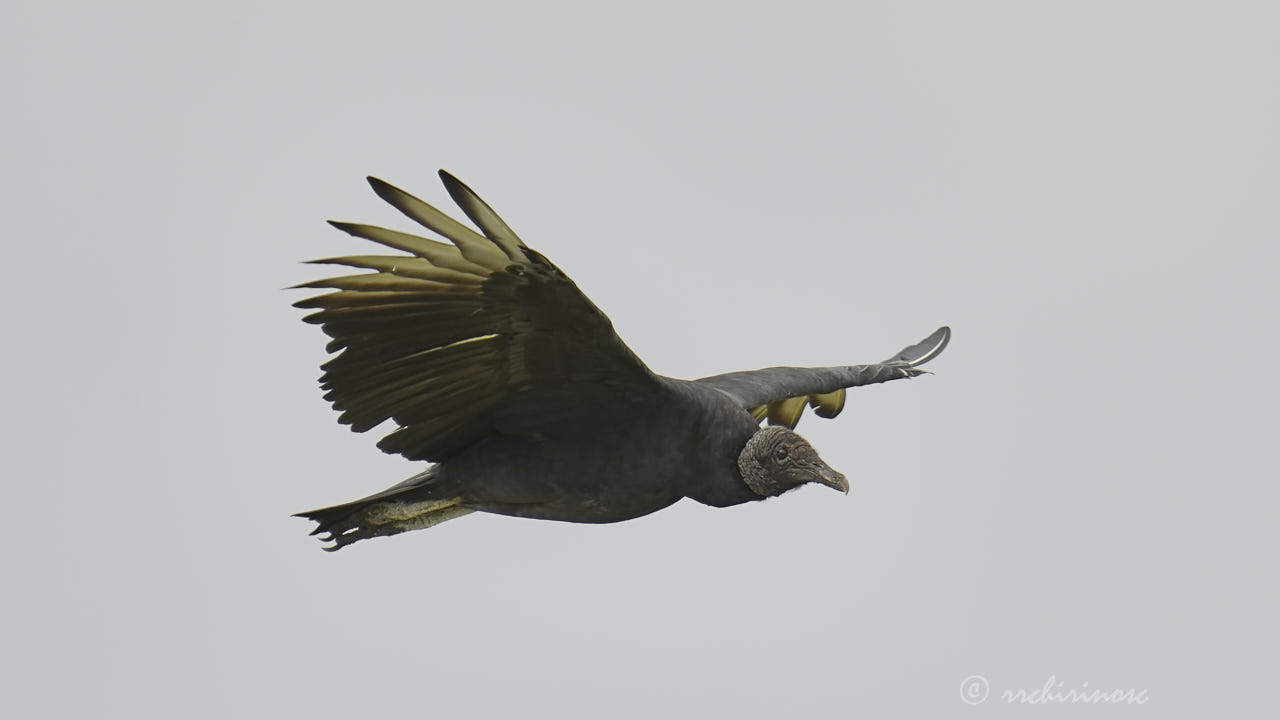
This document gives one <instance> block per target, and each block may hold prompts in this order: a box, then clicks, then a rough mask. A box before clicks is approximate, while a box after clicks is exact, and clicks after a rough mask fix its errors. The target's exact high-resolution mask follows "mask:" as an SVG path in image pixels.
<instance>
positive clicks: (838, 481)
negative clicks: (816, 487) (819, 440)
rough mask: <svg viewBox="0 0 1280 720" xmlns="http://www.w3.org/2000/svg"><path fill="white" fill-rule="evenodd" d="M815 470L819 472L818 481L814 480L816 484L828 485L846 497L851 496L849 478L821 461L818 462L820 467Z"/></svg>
mask: <svg viewBox="0 0 1280 720" xmlns="http://www.w3.org/2000/svg"><path fill="white" fill-rule="evenodd" d="M815 470H817V471H818V479H817V480H814V482H816V483H819V484H821V485H826V486H827V487H829V488H831V489H832V490H839V491H840V492H842V493H844V494H845V495H848V494H849V478H846V477H845V476H844V475H842V474H840V473H838V472H836V471H835V470H834V469H833V468H832V467H831V466H830V465H828V464H826V463H824V462H822V461H821V460H819V461H818V467H817V468H815Z"/></svg>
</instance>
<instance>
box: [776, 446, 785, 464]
mask: <svg viewBox="0 0 1280 720" xmlns="http://www.w3.org/2000/svg"><path fill="white" fill-rule="evenodd" d="M773 458H774V459H775V460H777V461H778V462H782V461H784V460H786V459H787V449H786V448H785V447H780V448H778V449H777V450H774V451H773Z"/></svg>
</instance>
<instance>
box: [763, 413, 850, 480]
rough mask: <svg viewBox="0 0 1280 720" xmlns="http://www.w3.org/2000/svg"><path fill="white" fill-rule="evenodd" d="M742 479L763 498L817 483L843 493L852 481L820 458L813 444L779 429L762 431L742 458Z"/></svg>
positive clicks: (773, 426)
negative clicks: (806, 484)
mask: <svg viewBox="0 0 1280 720" xmlns="http://www.w3.org/2000/svg"><path fill="white" fill-rule="evenodd" d="M738 469H739V470H741V472H742V479H743V481H744V482H746V483H747V486H748V487H750V488H751V489H752V490H754V491H755V493H756V494H757V495H759V496H761V497H773V496H774V495H781V494H782V493H784V492H787V491H788V490H794V489H796V488H798V487H800V486H801V485H803V484H805V483H811V482H816V483H819V484H821V485H826V486H827V487H829V488H832V489H835V490H839V491H841V492H843V493H848V492H849V480H848V479H847V478H845V476H844V475H841V474H840V473H838V472H836V471H835V470H834V469H832V467H831V466H830V465H828V464H826V463H825V462H823V461H822V458H820V457H818V451H817V450H814V449H813V446H812V445H810V444H809V441H807V440H805V439H804V438H802V437H800V436H799V435H797V434H796V433H794V432H792V431H791V430H788V429H786V428H784V427H781V426H778V425H770V426H768V427H764V428H761V429H760V430H758V431H757V432H756V434H755V435H752V436H751V439H750V440H748V441H747V445H746V447H744V448H743V449H742V453H741V454H740V455H738Z"/></svg>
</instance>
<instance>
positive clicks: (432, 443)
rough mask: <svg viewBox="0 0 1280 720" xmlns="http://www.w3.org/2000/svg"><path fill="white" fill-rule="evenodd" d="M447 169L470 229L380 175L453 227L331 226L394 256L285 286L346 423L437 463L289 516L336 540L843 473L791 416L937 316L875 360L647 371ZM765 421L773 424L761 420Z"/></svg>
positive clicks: (891, 371) (610, 513) (908, 353)
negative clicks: (317, 341)
mask: <svg viewBox="0 0 1280 720" xmlns="http://www.w3.org/2000/svg"><path fill="white" fill-rule="evenodd" d="M440 179H441V180H443V181H444V185H445V188H446V189H447V190H448V192H449V195H450V196H451V197H452V198H453V200H454V202H456V203H457V204H458V206H459V207H460V208H461V209H462V212H463V213H465V214H466V216H467V217H468V218H469V219H470V220H471V221H472V222H473V223H475V225H476V227H478V228H479V229H480V232H479V233H477V232H476V231H475V230H473V229H471V228H470V227H467V226H466V225H464V224H462V223H460V222H458V221H457V220H454V219H453V218H451V217H449V216H448V215H446V214H444V213H443V212H441V211H439V210H437V209H436V208H434V207H432V206H431V205H428V204H427V203H425V202H423V201H422V200H419V199H418V198H416V197H414V196H412V195H410V194H408V193H406V192H404V191H403V190H400V189H399V188H396V187H393V186H391V185H389V184H387V183H385V182H383V181H381V180H378V179H376V178H369V184H370V185H372V186H373V190H374V192H375V193H377V194H378V196H379V197H381V198H382V199H383V200H386V201H387V202H388V203H390V204H391V205H392V206H393V207H395V208H396V209H397V210H399V211H400V212H402V213H404V214H405V215H406V216H408V217H409V218H411V219H412V220H414V221H415V222H417V223H419V224H420V225H422V226H424V227H425V228H427V229H428V230H431V231H433V232H434V233H436V234H437V235H439V236H441V237H442V238H444V239H445V240H448V242H447V243H446V242H440V241H438V240H431V239H428V238H425V237H420V236H418V235H412V234H409V233H404V232H399V231H396V230H388V229H386V228H381V227H376V226H372V225H360V224H355V223H340V222H333V223H331V224H332V225H333V226H334V227H336V228H338V229H339V230H342V231H344V232H346V233H349V234H351V235H354V236H356V237H359V238H364V239H366V240H371V241H373V242H375V243H379V244H381V245H385V246H387V247H390V248H393V249H395V250H399V251H401V253H403V254H396V255H353V256H348V257H337V258H329V259H326V260H317V261H314V262H317V263H322V264H328V265H343V266H347V267H352V268H359V269H362V270H373V271H374V272H364V273H358V274H351V275H343V276H340V277H333V278H328V279H325V280H317V281H315V282H309V283H304V284H302V285H299V286H297V287H305V288H328V289H330V290H332V292H328V293H326V294H324V295H319V296H317V297H313V298H308V299H306V300H302V301H300V302H298V303H295V305H296V306H298V307H302V308H311V309H315V310H316V312H314V313H312V314H310V315H308V316H307V317H306V318H304V319H305V320H306V322H309V323H315V324H318V325H320V326H321V327H322V328H323V330H324V332H325V333H326V334H327V335H329V336H330V337H331V338H333V339H332V341H331V342H330V343H329V345H328V350H329V351H330V352H334V353H337V355H336V356H335V357H333V358H332V359H330V360H329V361H328V362H326V363H325V364H324V365H323V366H322V369H323V370H324V374H323V375H322V376H321V378H320V383H321V387H322V388H323V389H324V390H325V391H326V394H325V399H326V400H328V401H330V402H331V403H332V404H333V407H334V409H335V410H338V411H340V412H341V413H342V414H341V416H340V417H339V422H342V423H344V424H348V425H350V426H351V429H352V430H354V431H356V432H364V431H366V430H369V429H372V428H374V427H376V426H378V425H380V424H381V423H383V422H384V421H386V420H392V421H393V422H394V423H395V424H396V426H397V429H396V430H395V431H393V432H391V433H390V434H389V435H387V436H386V437H384V438H383V439H382V440H381V441H380V442H379V443H378V447H380V448H381V449H382V450H384V451H385V452H389V453H397V454H400V455H403V456H405V457H406V458H409V459H411V460H425V461H429V462H431V463H433V464H432V465H431V466H429V467H428V468H427V469H426V470H424V471H423V472H421V473H419V474H417V475H414V476H413V477H411V478H409V479H408V480H405V481H404V482H402V483H400V484H398V485H395V486H393V487H391V488H388V489H387V490H384V491H382V492H380V493H377V494H375V495H371V496H369V497H367V498H363V499H360V500H356V501H353V502H349V503H345V504H343V505H336V506H333V507H328V508H323V509H320V510H311V511H308V512H303V513H299V515H300V516H302V517H306V518H309V519H311V520H314V521H315V522H316V523H317V527H316V529H315V530H314V531H313V532H312V534H313V535H320V538H321V540H323V541H325V542H332V545H329V546H327V547H326V548H325V549H326V550H337V549H340V548H342V547H344V546H346V545H349V544H351V543H353V542H356V541H357V540H362V539H364V538H369V537H378V536H384V535H395V534H397V533H401V532H404V531H406V530H416V529H421V528H426V527H431V526H432V525H436V524H438V523H440V522H443V521H445V520H450V519H452V518H456V517H459V516H461V515H465V514H467V513H470V512H474V511H481V512H490V513H498V514H502V515H516V516H521V517H531V518H542V519H547V520H563V521H570V522H584V523H603V522H617V521H621V520H629V519H631V518H635V517H640V516H642V515H647V514H649V513H651V512H654V511H656V510H660V509H662V508H664V507H667V506H668V505H670V504H672V503H674V502H676V501H677V500H680V499H681V498H685V497H688V498H693V499H694V500H697V501H699V502H702V503H706V504H708V505H714V506H717V507H726V506H729V505H736V504H739V503H743V502H749V501H753V500H763V499H764V498H766V497H772V496H775V495H780V494H782V493H784V492H786V491H788V490H791V489H794V488H796V487H799V486H800V485H803V484H805V483H809V482H816V483H820V484H823V485H827V486H829V487H832V488H835V489H838V490H842V491H844V492H846V493H847V492H848V491H849V484H848V481H847V480H846V479H845V477H844V476H843V475H841V474H840V473H838V472H836V471H835V470H833V469H832V468H831V467H830V466H828V465H827V464H826V463H825V462H823V461H822V459H821V458H819V457H818V454H817V452H816V451H814V449H813V448H812V446H810V445H809V443H808V442H806V441H805V440H804V439H803V438H801V437H800V436H799V435H797V434H796V433H795V432H793V429H794V428H795V426H796V423H797V422H799V420H800V416H801V414H802V413H803V412H804V409H805V407H810V408H812V409H813V410H814V412H815V414H817V415H818V416H820V417H824V418H831V417H835V416H836V415H837V414H838V413H839V412H840V411H841V410H842V409H843V407H844V403H845V389H846V388H850V387H855V386H859V385H869V384H872V383H880V382H885V381H888V380H896V379H902V378H910V377H915V376H916V375H919V374H920V373H922V372H924V371H923V370H921V369H919V366H920V365H922V364H924V363H925V362H927V361H929V360H932V359H933V358H934V357H936V356H937V355H938V354H939V353H940V352H942V350H943V348H945V347H946V345H947V342H948V341H949V340H950V337H951V331H950V330H949V329H948V328H946V327H942V328H939V329H938V330H937V331H935V332H934V333H933V334H932V335H930V336H929V337H927V338H925V339H924V340H922V341H920V342H919V343H916V344H915V345H912V346H910V347H907V348H905V349H904V350H902V351H901V352H900V353H898V354H897V355H894V356H893V357H891V358H889V359H888V360H885V361H884V362H880V363H873V364H869V365H851V366H840V367H827V368H789V367H780V368H768V369H764V370H754V371H746V372H734V373H727V374H724V375H716V376H713V377H708V378H702V379H701V380H694V381H688V380H677V379H674V378H668V377H663V376H661V375H657V374H655V373H653V372H652V371H650V370H649V368H648V367H646V366H645V364H644V363H643V362H641V360H640V358H638V357H636V355H635V354H634V353H633V352H631V350H630V348H628V347H627V346H626V345H625V344H624V343H623V342H622V340H621V339H619V338H618V336H617V334H615V333H614V331H613V325H612V323H610V322H609V318H608V317H606V316H605V315H604V313H602V312H600V310H599V309H598V308H597V307H596V306H595V305H593V304H592V303H591V301H590V300H588V299H587V297H586V296H585V295H583V294H582V292H581V291H580V290H578V288H577V286H576V285H574V284H573V281H572V280H570V279H569V278H568V277H567V276H566V275H565V274H564V273H563V272H561V271H560V269H559V268H557V267H556V266H555V265H553V264H552V263H551V262H550V261H549V260H547V259H546V258H545V257H543V256H542V255H541V254H539V253H538V252H537V251H535V250H532V249H530V248H529V247H528V246H527V245H525V244H524V242H523V241H521V240H520V238H519V237H518V236H517V235H516V234H515V233H514V232H513V231H512V230H511V228H510V227H508V226H507V224H506V223H505V222H503V220H502V219H501V218H500V217H498V215H497V213H495V212H494V211H493V209H492V208H490V207H489V206H488V204H486V203H485V202H484V201H483V200H481V199H480V198H479V196H477V195H476V194H475V193H474V192H472V190H471V188H469V187H467V186H466V185H464V184H463V183H462V182H460V181H459V180H458V179H457V178H455V177H453V176H452V175H450V174H449V173H446V172H444V171H443V170H442V171H441V172H440ZM765 419H768V421H769V425H768V426H766V427H763V428H762V427H761V426H760V423H761V422H762V421H763V420H765Z"/></svg>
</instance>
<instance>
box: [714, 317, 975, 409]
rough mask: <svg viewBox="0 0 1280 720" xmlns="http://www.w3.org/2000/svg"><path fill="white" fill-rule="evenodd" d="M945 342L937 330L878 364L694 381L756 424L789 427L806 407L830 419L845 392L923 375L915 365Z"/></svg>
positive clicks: (946, 333) (945, 331) (947, 333)
mask: <svg viewBox="0 0 1280 720" xmlns="http://www.w3.org/2000/svg"><path fill="white" fill-rule="evenodd" d="M950 341H951V329H950V328H948V327H946V326H943V327H940V328H938V329H937V330H935V331H934V333H933V334H932V335H930V336H929V337H927V338H925V339H924V340H921V341H920V342H918V343H916V344H915V345H912V346H910V347H906V348H903V349H902V351H901V352H899V353H898V354H897V355H894V356H893V357H891V358H889V359H888V360H885V361H884V362H879V363H873V364H871V365H846V366H840V367H825V368H796V367H775V368H765V369H764V370H748V371H743V372H733V373H726V374H724V375H714V376H712V377H705V378H702V379H700V380H695V381H694V382H697V383H701V384H704V385H709V386H710V387H713V388H715V389H716V390H719V391H720V392H722V393H724V394H725V395H728V396H729V397H731V398H733V399H734V400H735V401H736V402H737V403H738V404H739V405H740V406H742V407H743V408H744V409H746V410H748V411H749V412H751V414H752V415H754V416H755V418H756V420H764V419H765V418H766V417H767V418H768V419H769V424H770V425H785V426H786V427H788V428H795V426H796V423H798V422H800V416H801V415H803V414H804V408H805V406H806V405H808V406H809V407H811V408H813V411H814V412H815V413H817V415H818V417H824V418H833V417H835V416H836V415H838V414H840V411H841V410H842V409H844V400H845V388H851V387H856V386H858V385H873V384H875V383H882V382H888V381H889V380H899V379H903V378H911V377H915V376H916V375H919V374H921V373H924V372H928V371H926V370H921V369H919V366H920V365H923V364H925V363H926V362H928V361H930V360H932V359H933V358H935V357H937V356H938V354H939V353H941V352H942V350H943V349H944V348H945V347H946V346H947V343H948V342H950Z"/></svg>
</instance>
